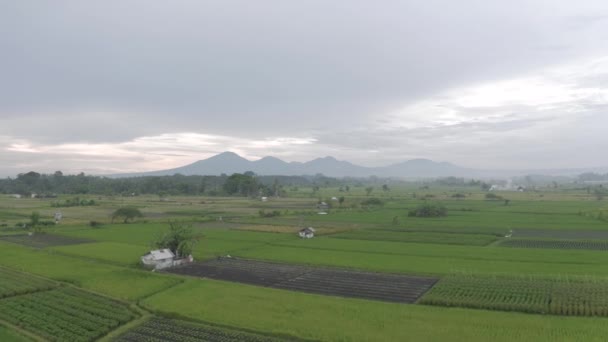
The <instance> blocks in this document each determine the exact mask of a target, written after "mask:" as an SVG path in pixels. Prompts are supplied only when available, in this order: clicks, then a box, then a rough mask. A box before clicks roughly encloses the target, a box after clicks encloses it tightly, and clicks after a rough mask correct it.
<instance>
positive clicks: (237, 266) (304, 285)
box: [169, 258, 438, 303]
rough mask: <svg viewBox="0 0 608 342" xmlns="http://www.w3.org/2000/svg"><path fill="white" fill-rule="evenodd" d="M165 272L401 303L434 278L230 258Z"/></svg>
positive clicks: (421, 291) (409, 300)
mask: <svg viewBox="0 0 608 342" xmlns="http://www.w3.org/2000/svg"><path fill="white" fill-rule="evenodd" d="M169 272H171V273H175V274H183V275H190V276H197V277H205V278H211V279H218V280H228V281H235V282H240V283H246V284H254V285H262V286H269V287H274V288H279V289H285V290H292V291H302V292H310V293H318V294H324V295H331V296H340V297H354V298H364V299H373V300H382V301H389V302H402V303H414V302H416V300H418V298H420V296H422V295H423V294H424V293H425V292H426V291H427V290H428V289H429V288H430V287H432V286H433V284H435V283H436V282H437V280H438V279H437V278H431V277H414V276H407V275H397V274H387V273H384V274H382V273H374V272H364V271H354V270H347V269H339V268H326V267H324V268H320V267H318V268H317V267H308V266H301V265H289V264H281V263H271V262H262V261H255V260H241V259H234V258H222V259H217V260H212V261H207V262H204V263H195V264H190V265H185V266H183V267H179V268H175V269H171V270H169Z"/></svg>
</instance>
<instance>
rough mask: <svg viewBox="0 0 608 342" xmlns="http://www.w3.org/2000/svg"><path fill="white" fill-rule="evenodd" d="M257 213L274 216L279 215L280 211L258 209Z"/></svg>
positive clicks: (263, 215) (261, 215)
mask: <svg viewBox="0 0 608 342" xmlns="http://www.w3.org/2000/svg"><path fill="white" fill-rule="evenodd" d="M258 214H259V215H260V217H275V216H281V212H280V211H278V210H273V211H265V210H263V209H262V210H260V211H258Z"/></svg>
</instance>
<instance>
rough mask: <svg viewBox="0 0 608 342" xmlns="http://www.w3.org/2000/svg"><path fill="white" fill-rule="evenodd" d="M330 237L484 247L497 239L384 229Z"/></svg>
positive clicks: (487, 236) (484, 235)
mask: <svg viewBox="0 0 608 342" xmlns="http://www.w3.org/2000/svg"><path fill="white" fill-rule="evenodd" d="M330 237H331V238H337V239H353V240H371V241H399V242H415V243H433V244H447V245H471V246H485V245H488V244H490V243H492V242H494V241H496V239H497V237H496V236H495V235H491V234H458V233H446V232H420V231H399V230H384V229H360V230H352V231H349V232H344V233H338V234H333V235H330Z"/></svg>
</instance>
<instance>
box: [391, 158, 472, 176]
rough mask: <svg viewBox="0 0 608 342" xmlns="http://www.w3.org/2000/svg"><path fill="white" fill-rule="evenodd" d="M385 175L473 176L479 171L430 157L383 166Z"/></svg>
mask: <svg viewBox="0 0 608 342" xmlns="http://www.w3.org/2000/svg"><path fill="white" fill-rule="evenodd" d="M382 171H383V175H385V176H390V177H447V176H472V175H474V174H477V173H478V171H476V170H472V169H465V168H462V167H459V166H456V165H454V164H450V163H446V162H439V163H438V162H434V161H432V160H429V159H412V160H408V161H406V162H403V163H399V164H394V165H389V166H386V167H384V168H383V170H382Z"/></svg>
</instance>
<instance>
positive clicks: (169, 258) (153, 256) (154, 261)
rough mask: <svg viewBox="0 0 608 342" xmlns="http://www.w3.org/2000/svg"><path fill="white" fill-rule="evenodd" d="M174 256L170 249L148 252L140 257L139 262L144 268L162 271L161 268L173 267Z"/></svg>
mask: <svg viewBox="0 0 608 342" xmlns="http://www.w3.org/2000/svg"><path fill="white" fill-rule="evenodd" d="M174 259H175V254H173V252H171V250H170V249H168V248H165V249H157V250H154V251H150V253H147V254H146V255H144V256H142V257H141V262H142V264H144V266H148V267H151V268H154V269H155V270H162V269H163V268H167V267H171V266H173V260H174Z"/></svg>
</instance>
